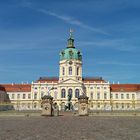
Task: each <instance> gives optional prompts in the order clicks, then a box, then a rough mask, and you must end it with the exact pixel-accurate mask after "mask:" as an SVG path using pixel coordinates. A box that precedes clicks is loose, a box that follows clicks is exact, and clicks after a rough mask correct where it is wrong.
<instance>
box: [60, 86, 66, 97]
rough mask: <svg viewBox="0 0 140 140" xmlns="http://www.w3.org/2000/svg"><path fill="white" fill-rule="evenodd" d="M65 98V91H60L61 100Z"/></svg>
mask: <svg viewBox="0 0 140 140" xmlns="http://www.w3.org/2000/svg"><path fill="white" fill-rule="evenodd" d="M65 97H66V90H65V89H64V88H63V89H62V90H61V98H65Z"/></svg>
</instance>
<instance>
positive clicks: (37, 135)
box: [0, 115, 140, 140]
mask: <svg viewBox="0 0 140 140" xmlns="http://www.w3.org/2000/svg"><path fill="white" fill-rule="evenodd" d="M0 140H140V117H132V116H131V117H113V116H109V117H107V116H106V117H103V116H96V117H95V116H92V117H80V116H71V115H66V116H59V117H41V116H40V117H16V116H15V117H0Z"/></svg>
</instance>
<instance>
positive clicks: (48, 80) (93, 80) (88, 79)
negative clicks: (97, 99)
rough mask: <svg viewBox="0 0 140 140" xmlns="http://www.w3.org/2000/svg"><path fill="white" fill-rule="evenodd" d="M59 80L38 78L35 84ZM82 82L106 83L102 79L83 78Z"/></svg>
mask: <svg viewBox="0 0 140 140" xmlns="http://www.w3.org/2000/svg"><path fill="white" fill-rule="evenodd" d="M58 80H59V78H58V77H40V78H39V79H38V80H37V82H41V83H44V82H58ZM82 80H83V82H96V83H101V82H106V81H105V80H103V79H102V77H85V78H83V79H82Z"/></svg>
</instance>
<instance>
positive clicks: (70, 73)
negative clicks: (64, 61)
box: [69, 67, 72, 75]
mask: <svg viewBox="0 0 140 140" xmlns="http://www.w3.org/2000/svg"><path fill="white" fill-rule="evenodd" d="M69 75H72V67H69Z"/></svg>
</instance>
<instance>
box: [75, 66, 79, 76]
mask: <svg viewBox="0 0 140 140" xmlns="http://www.w3.org/2000/svg"><path fill="white" fill-rule="evenodd" d="M76 73H77V75H79V67H77V72H76Z"/></svg>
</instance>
